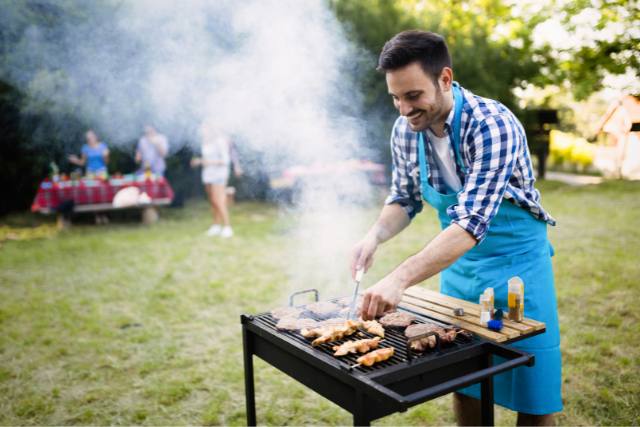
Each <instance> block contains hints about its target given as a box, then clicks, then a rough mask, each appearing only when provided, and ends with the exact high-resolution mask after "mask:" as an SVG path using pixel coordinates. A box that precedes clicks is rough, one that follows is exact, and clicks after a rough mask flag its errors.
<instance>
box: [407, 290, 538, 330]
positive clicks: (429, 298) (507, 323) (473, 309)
mask: <svg viewBox="0 0 640 427" xmlns="http://www.w3.org/2000/svg"><path fill="white" fill-rule="evenodd" d="M418 295H419V296H418ZM405 296H409V297H411V298H416V299H420V300H422V301H426V302H429V303H432V304H437V305H441V306H443V307H447V308H449V309H451V311H452V313H453V309H454V308H456V307H461V303H462V302H464V303H466V307H462V308H464V309H465V310H464V311H465V315H467V314H468V315H471V316H474V317H477V318H478V321H480V305H477V304H472V303H470V302H468V301H464V300H458V301H456V302H450V301H448V300H444V299H442V298H440V297H445V298H450V299H453V300H456V298H452V297H448V296H446V295H441V294H437V293H436V295H425V296H422V295H420V293H419V292H418V293H417V294H416V293H414V294H411V293H409V292H406V293H405ZM459 302H460V303H459ZM502 323H503V325H504V327H507V328H510V329H515V330H517V331H518V333H519V334H526V333H530V332H533V331H535V330H536V329H535V328H534V327H532V326H531V325H527V324H525V323H520V322H514V321H512V320H509V319H507V318H503V319H502Z"/></svg>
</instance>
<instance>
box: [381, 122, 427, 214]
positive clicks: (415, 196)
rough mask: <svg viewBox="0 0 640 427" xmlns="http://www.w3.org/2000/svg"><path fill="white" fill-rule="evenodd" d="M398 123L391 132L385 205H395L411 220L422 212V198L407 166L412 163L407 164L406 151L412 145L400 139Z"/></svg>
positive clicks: (414, 178)
mask: <svg viewBox="0 0 640 427" xmlns="http://www.w3.org/2000/svg"><path fill="white" fill-rule="evenodd" d="M398 123H399V121H396V124H395V125H394V127H393V131H392V132H391V143H390V144H391V159H392V170H391V189H390V192H389V196H388V197H387V199H386V200H385V204H386V205H391V204H394V203H397V204H398V205H400V206H402V208H403V209H404V211H405V212H406V213H407V216H408V217H409V219H413V217H415V216H416V214H418V213H419V212H420V211H422V198H421V194H420V186H419V185H418V184H417V182H416V177H415V176H414V175H413V174H412V173H413V172H414V171H413V170H412V169H413V168H410V166H409V165H411V164H412V163H410V162H409V159H408V152H407V151H408V150H411V149H412V144H410V142H409V141H407V140H406V139H405V138H403V137H402V132H400V131H399V130H398Z"/></svg>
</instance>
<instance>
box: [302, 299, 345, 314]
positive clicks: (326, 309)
mask: <svg viewBox="0 0 640 427" xmlns="http://www.w3.org/2000/svg"><path fill="white" fill-rule="evenodd" d="M304 308H305V309H306V310H307V311H310V312H312V313H315V314H317V315H318V316H327V315H329V314H332V313H336V312H338V311H339V310H340V306H339V305H337V304H334V303H332V302H328V301H320V302H314V303H313V304H308V305H306V306H305V307H304Z"/></svg>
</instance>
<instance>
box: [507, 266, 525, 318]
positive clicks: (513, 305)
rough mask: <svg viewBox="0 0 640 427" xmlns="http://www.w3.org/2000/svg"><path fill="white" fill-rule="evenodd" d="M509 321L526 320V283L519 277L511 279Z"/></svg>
mask: <svg viewBox="0 0 640 427" xmlns="http://www.w3.org/2000/svg"><path fill="white" fill-rule="evenodd" d="M508 283H509V294H508V301H507V302H508V305H509V320H513V321H515V322H522V320H523V319H524V282H523V281H522V279H521V278H519V277H518V276H514V277H512V278H511V279H509V282H508Z"/></svg>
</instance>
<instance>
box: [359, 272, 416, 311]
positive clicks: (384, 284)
mask: <svg viewBox="0 0 640 427" xmlns="http://www.w3.org/2000/svg"><path fill="white" fill-rule="evenodd" d="M404 290H405V287H404V285H403V284H402V283H401V282H400V281H398V280H397V279H395V278H394V277H393V273H392V274H390V275H388V276H387V277H385V278H384V279H382V280H381V281H379V282H378V283H376V284H375V285H373V286H372V287H370V288H369V289H367V290H366V292H365V293H364V299H363V300H362V309H361V311H360V315H361V316H362V318H363V319H364V320H370V319H374V318H376V317H377V316H380V315H382V314H383V313H385V312H387V311H391V310H394V309H395V308H396V307H397V306H398V304H399V303H400V300H401V299H402V294H403V293H404Z"/></svg>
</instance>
